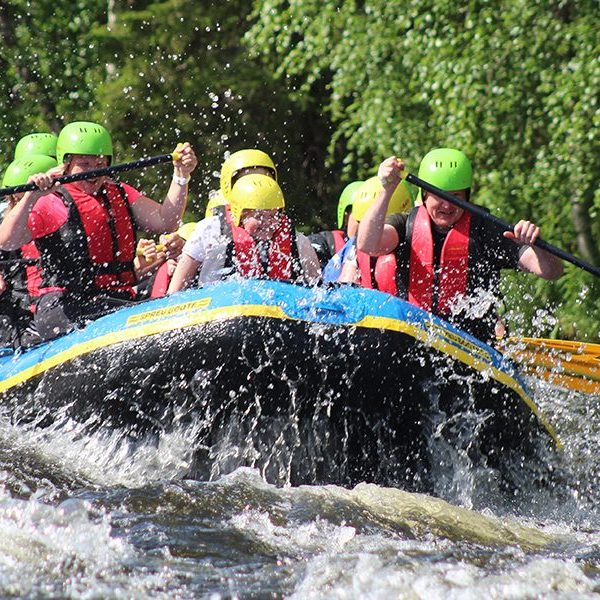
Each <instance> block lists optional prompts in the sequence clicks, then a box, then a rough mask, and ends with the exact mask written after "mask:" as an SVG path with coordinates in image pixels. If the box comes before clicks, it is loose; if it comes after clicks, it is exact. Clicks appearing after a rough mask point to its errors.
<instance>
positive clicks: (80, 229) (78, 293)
mask: <svg viewBox="0 0 600 600" xmlns="http://www.w3.org/2000/svg"><path fill="white" fill-rule="evenodd" d="M177 151H178V153H179V157H178V158H177V160H175V161H173V166H174V173H173V180H172V182H171V185H170V187H169V190H168V192H167V196H166V198H165V200H164V202H163V203H162V204H160V203H158V202H155V201H154V200H151V199H150V198H147V197H146V196H144V195H143V194H141V193H140V192H139V191H137V190H136V189H135V188H133V187H131V186H129V185H127V184H124V183H119V182H116V181H112V180H110V179H108V178H106V177H99V178H96V179H88V180H85V181H79V182H76V183H72V184H66V185H63V186H60V187H55V186H54V180H53V179H52V177H51V176H50V175H48V174H39V175H36V176H33V177H32V178H31V180H30V181H32V182H33V183H35V184H36V185H37V186H38V188H40V190H38V191H35V192H28V193H27V194H25V195H24V197H23V198H22V199H21V201H20V202H19V203H18V204H17V205H16V206H15V208H14V209H13V210H12V211H11V212H10V213H9V214H8V215H7V217H6V218H5V219H4V221H3V223H2V225H0V248H2V249H5V250H12V249H16V248H19V247H21V246H22V245H24V244H26V243H28V242H30V241H31V240H32V239H33V240H35V243H36V246H37V248H38V250H39V252H40V255H41V270H42V283H41V288H40V297H39V300H38V303H37V310H36V314H35V322H36V326H37V329H38V332H39V334H40V335H41V336H42V338H43V339H51V338H53V337H56V336H57V335H61V334H63V333H66V332H68V331H70V330H71V329H73V328H74V327H75V326H77V325H82V324H85V323H86V322H87V321H89V320H90V319H93V318H97V317H98V316H101V315H102V314H105V313H107V312H110V311H111V310H114V309H115V308H118V307H119V306H122V305H124V304H127V303H129V302H131V301H133V300H135V290H134V287H133V286H134V284H135V274H134V271H133V259H134V258H135V247H136V244H135V234H136V230H137V229H138V228H140V229H142V230H144V231H148V232H150V233H157V234H160V233H167V232H171V231H174V230H176V229H177V227H178V226H179V223H180V219H181V216H182V214H183V211H184V209H185V204H186V199H187V188H188V182H189V179H190V174H191V173H192V171H193V170H194V169H195V167H196V164H197V159H196V156H195V154H194V152H193V150H192V148H191V146H190V145H189V144H187V143H186V144H183V145H181V147H178V148H177ZM112 156H113V150H112V141H111V138H110V135H109V133H108V131H107V130H106V129H105V128H104V127H102V126H101V125H97V124H95V123H89V122H76V123H70V124H69V125H67V126H65V127H64V128H63V130H62V131H61V132H60V135H59V137H58V142H57V158H58V162H59V164H60V163H63V165H64V172H65V173H66V174H76V173H81V172H84V171H90V170H93V169H98V168H102V167H106V166H108V165H109V163H110V161H111V160H112Z"/></svg>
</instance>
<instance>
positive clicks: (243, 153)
mask: <svg viewBox="0 0 600 600" xmlns="http://www.w3.org/2000/svg"><path fill="white" fill-rule="evenodd" d="M251 167H265V168H267V169H271V171H273V176H274V177H275V181H277V169H276V168H275V163H274V162H273V161H272V160H271V157H270V156H269V155H268V154H265V153H264V152H263V151H262V150H238V151H237V152H234V153H233V154H232V155H231V156H230V157H229V158H228V159H227V160H225V162H224V163H223V165H222V167H221V193H222V194H223V196H225V199H226V200H228V201H229V202H231V188H232V187H233V184H232V180H233V178H234V177H235V174H236V173H237V172H238V171H240V170H241V169H248V168H251Z"/></svg>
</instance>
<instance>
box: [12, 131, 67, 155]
mask: <svg viewBox="0 0 600 600" xmlns="http://www.w3.org/2000/svg"><path fill="white" fill-rule="evenodd" d="M57 140H58V138H57V137H56V136H55V135H54V134H53V133H30V134H29V135H26V136H25V137H22V138H21V139H20V140H19V141H18V142H17V145H16V147H15V160H19V159H20V158H25V157H26V156H31V155H32V154H42V155H44V156H51V157H52V158H56V141H57Z"/></svg>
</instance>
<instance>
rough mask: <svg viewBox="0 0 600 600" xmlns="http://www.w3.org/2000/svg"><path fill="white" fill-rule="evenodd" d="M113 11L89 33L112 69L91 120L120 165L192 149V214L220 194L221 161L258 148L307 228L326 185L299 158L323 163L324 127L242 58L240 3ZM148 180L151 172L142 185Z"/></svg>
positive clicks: (169, 3) (165, 4) (146, 5)
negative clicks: (109, 139)
mask: <svg viewBox="0 0 600 600" xmlns="http://www.w3.org/2000/svg"><path fill="white" fill-rule="evenodd" d="M121 8H123V10H122V11H120V8H119V5H118V4H117V5H116V6H115V14H114V18H113V19H112V22H111V26H110V29H107V28H105V27H98V28H97V30H96V32H95V33H96V36H97V39H98V42H99V46H100V47H102V48H103V50H104V54H103V62H105V63H107V64H110V70H109V74H108V75H107V79H106V81H105V82H104V83H103V84H102V85H101V86H99V87H98V89H97V93H96V98H97V106H98V107H101V108H99V110H98V112H97V117H98V118H99V119H101V120H103V121H105V122H107V123H109V124H110V127H111V129H112V131H113V133H114V136H115V138H116V140H117V143H118V145H119V148H120V151H121V154H122V156H123V158H129V157H130V156H139V155H141V154H144V155H146V154H153V153H160V152H164V151H167V150H170V149H171V148H172V147H173V146H174V144H175V142H177V141H180V140H189V141H190V142H192V143H193V145H194V147H195V149H196V152H197V154H198V156H199V159H200V165H199V169H198V176H196V177H195V178H194V180H193V182H192V188H191V190H192V202H193V206H194V208H195V210H196V211H197V212H199V211H200V209H201V207H202V206H203V205H204V203H205V202H206V199H207V197H208V192H209V190H210V189H213V188H217V187H218V171H219V168H220V165H221V163H222V161H223V159H224V157H225V155H226V153H227V152H229V151H235V150H237V149H240V148H243V147H260V148H263V149H265V150H266V151H267V152H269V153H270V154H272V155H273V157H274V159H275V161H276V163H277V164H278V167H279V173H280V179H281V181H282V187H283V189H284V192H285V194H286V197H287V199H288V203H289V204H290V205H292V207H294V209H295V214H296V216H297V217H298V218H299V220H300V221H302V222H305V223H310V222H314V221H315V219H314V216H313V215H312V207H313V206H315V205H317V200H318V198H319V195H322V194H323V193H324V192H323V188H324V187H326V186H325V184H324V183H323V180H322V179H321V180H319V179H318V178H316V177H315V173H318V174H319V175H320V174H321V170H320V171H317V170H316V169H314V167H313V166H312V165H311V164H310V159H309V160H308V161H307V156H311V153H312V155H316V158H315V159H313V160H316V161H319V160H321V161H322V160H324V151H323V150H321V148H320V147H319V145H318V144H317V145H316V147H315V144H314V139H315V138H318V137H319V136H322V137H323V138H324V139H325V137H324V136H323V134H322V133H321V132H322V131H324V130H326V128H327V126H326V124H324V123H323V119H319V118H318V116H317V115H315V114H314V110H313V107H312V105H311V104H310V103H305V104H303V105H301V104H300V103H299V102H293V101H291V100H290V98H289V93H288V88H287V85H286V82H285V81H282V82H278V81H275V80H274V79H273V77H272V76H271V70H270V69H269V68H268V67H267V66H264V65H263V64H261V63H260V62H259V61H257V60H256V59H252V58H250V57H249V56H248V52H247V50H246V48H245V47H244V46H243V45H242V44H241V39H242V37H243V35H244V33H245V29H246V28H247V26H248V25H249V22H248V20H247V18H246V17H247V15H248V13H249V11H250V8H249V6H248V4H247V3H244V2H241V1H230V2H227V3H222V2H214V3H212V2H211V3H193V2H187V1H182V0H166V1H161V2H142V3H139V2H138V3H134V6H133V8H134V10H131V3H128V6H127V7H121ZM125 8H126V10H125ZM323 145H324V144H323ZM319 153H320V155H321V156H319ZM166 176H167V175H165V177H166ZM151 180H152V181H154V182H155V181H156V176H155V173H152V174H151V175H150V176H149V177H148V178H147V180H146V182H145V183H144V185H146V186H147V185H151V184H150V181H151ZM160 187H161V188H162V189H164V185H162V183H161V185H160ZM148 193H149V194H153V193H157V194H158V193H159V191H158V190H154V189H149V190H148ZM307 200H308V201H307Z"/></svg>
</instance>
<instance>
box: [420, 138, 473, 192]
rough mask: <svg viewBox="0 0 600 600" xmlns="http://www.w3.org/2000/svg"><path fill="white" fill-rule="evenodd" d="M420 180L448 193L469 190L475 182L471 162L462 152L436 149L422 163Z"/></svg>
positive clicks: (451, 149) (450, 149)
mask: <svg viewBox="0 0 600 600" xmlns="http://www.w3.org/2000/svg"><path fill="white" fill-rule="evenodd" d="M419 179H422V180H423V181H426V182H427V183H430V184H431V185H435V187H438V188H440V189H441V190H444V191H446V192H457V191H459V190H466V189H469V188H470V187H471V183H472V180H473V170H472V168H471V161H470V160H469V159H468V158H467V157H466V156H465V154H464V153H463V152H461V151H460V150H454V149H453V148H436V149H435V150H432V151H431V152H429V153H427V154H426V155H425V157H424V158H423V160H422V161H421V165H420V166H419ZM419 198H422V195H421V191H420V190H419Z"/></svg>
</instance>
